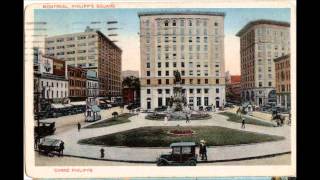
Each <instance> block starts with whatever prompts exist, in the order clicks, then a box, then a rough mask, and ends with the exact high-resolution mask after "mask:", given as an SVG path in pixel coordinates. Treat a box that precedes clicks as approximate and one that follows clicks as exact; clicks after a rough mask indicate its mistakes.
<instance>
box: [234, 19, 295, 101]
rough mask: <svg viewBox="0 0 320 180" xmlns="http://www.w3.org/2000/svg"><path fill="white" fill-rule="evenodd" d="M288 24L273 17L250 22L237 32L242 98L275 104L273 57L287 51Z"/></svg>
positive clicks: (288, 47)
mask: <svg viewBox="0 0 320 180" xmlns="http://www.w3.org/2000/svg"><path fill="white" fill-rule="evenodd" d="M289 30H290V24H289V23H287V22H279V21H273V20H256V21H252V22H249V23H248V24H247V25H245V26H244V27H243V28H242V29H241V30H240V31H239V32H238V33H237V36H239V37H240V57H241V91H242V92H241V97H242V100H243V101H244V102H251V103H253V104H256V105H265V104H268V103H273V104H275V103H276V96H275V66H274V62H273V59H275V58H277V57H280V56H282V55H285V54H288V53H289V52H290V31H289Z"/></svg>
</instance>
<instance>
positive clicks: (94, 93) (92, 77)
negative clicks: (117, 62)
mask: <svg viewBox="0 0 320 180" xmlns="http://www.w3.org/2000/svg"><path fill="white" fill-rule="evenodd" d="M86 84H87V96H88V97H98V96H99V81H98V78H97V73H96V72H95V71H92V70H87V83H86Z"/></svg>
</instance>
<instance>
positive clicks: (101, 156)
mask: <svg viewBox="0 0 320 180" xmlns="http://www.w3.org/2000/svg"><path fill="white" fill-rule="evenodd" d="M100 158H104V149H103V148H101V149H100Z"/></svg>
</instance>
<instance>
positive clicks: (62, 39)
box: [46, 34, 96, 44]
mask: <svg viewBox="0 0 320 180" xmlns="http://www.w3.org/2000/svg"><path fill="white" fill-rule="evenodd" d="M95 37H96V35H94V34H91V35H80V36H77V37H66V38H57V39H55V40H46V42H47V43H48V44H51V43H54V42H65V41H74V40H84V39H92V38H95Z"/></svg>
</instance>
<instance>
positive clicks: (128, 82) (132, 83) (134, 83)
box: [122, 76, 140, 90]
mask: <svg viewBox="0 0 320 180" xmlns="http://www.w3.org/2000/svg"><path fill="white" fill-rule="evenodd" d="M122 86H123V87H125V86H126V87H129V88H132V89H134V90H139V89H140V80H139V78H137V77H134V76H129V77H125V78H124V79H123V81H122Z"/></svg>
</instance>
